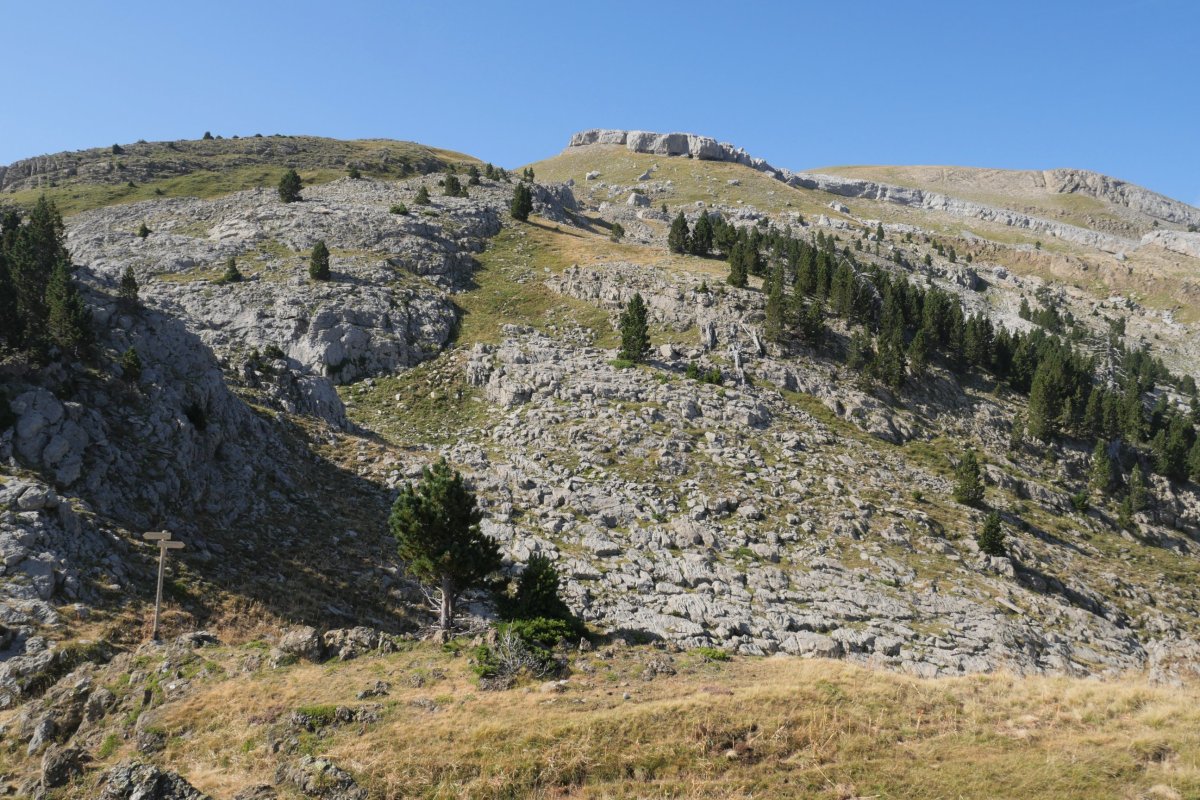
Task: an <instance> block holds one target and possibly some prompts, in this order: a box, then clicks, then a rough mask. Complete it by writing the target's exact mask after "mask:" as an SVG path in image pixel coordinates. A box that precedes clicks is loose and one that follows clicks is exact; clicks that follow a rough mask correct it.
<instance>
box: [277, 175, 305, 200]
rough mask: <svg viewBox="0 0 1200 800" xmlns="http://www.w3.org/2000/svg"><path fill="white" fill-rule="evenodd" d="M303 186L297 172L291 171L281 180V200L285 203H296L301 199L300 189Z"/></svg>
mask: <svg viewBox="0 0 1200 800" xmlns="http://www.w3.org/2000/svg"><path fill="white" fill-rule="evenodd" d="M301 188H303V184H302V183H301V181H300V175H299V174H297V172H296V170H294V169H289V170H288V171H287V172H285V173H284V174H283V177H282V178H280V179H279V199H280V200H282V201H283V202H285V203H295V202H296V201H297V200H299V199H300V189H301Z"/></svg>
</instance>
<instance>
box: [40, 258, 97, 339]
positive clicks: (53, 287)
mask: <svg viewBox="0 0 1200 800" xmlns="http://www.w3.org/2000/svg"><path fill="white" fill-rule="evenodd" d="M46 309H47V318H46V329H47V332H48V333H49V337H50V342H51V343H53V344H55V345H57V346H58V347H59V349H61V350H62V351H63V352H64V353H69V354H71V355H74V356H76V357H78V356H81V355H83V353H84V349H85V348H86V347H87V345H88V344H89V343H90V341H91V333H92V331H91V325H90V319H89V317H88V312H87V307H86V306H85V305H84V303H83V297H82V295H80V293H79V288H78V287H77V286H76V285H75V282H74V281H73V280H72V278H71V264H70V262H69V261H67V260H66V259H60V260H59V261H57V262H55V264H54V268H53V269H52V270H51V272H50V282H49V283H48V284H47V286H46Z"/></svg>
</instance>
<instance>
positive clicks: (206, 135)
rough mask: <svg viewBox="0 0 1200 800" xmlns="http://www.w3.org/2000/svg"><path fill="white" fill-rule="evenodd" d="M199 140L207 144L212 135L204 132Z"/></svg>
mask: <svg viewBox="0 0 1200 800" xmlns="http://www.w3.org/2000/svg"><path fill="white" fill-rule="evenodd" d="M200 138H201V139H203V140H204V141H206V142H207V141H210V140H211V139H212V138H213V135H212V133H211V132H209V131H205V132H204V135H203V136H201V137H200Z"/></svg>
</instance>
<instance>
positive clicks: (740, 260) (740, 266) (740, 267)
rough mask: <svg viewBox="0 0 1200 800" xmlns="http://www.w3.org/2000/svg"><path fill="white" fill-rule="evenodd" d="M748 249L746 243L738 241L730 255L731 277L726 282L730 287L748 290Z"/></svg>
mask: <svg viewBox="0 0 1200 800" xmlns="http://www.w3.org/2000/svg"><path fill="white" fill-rule="evenodd" d="M747 247H748V245H747V244H746V243H745V242H743V241H741V240H738V241H737V242H736V243H734V245H733V250H731V251H730V253H729V277H728V278H727V279H726V280H727V282H728V283H729V285H730V286H736V287H737V288H739V289H744V288H746V284H747V283H748V282H749V277H748V274H747V273H748V270H747V269H746V259H747V256H746V249H747Z"/></svg>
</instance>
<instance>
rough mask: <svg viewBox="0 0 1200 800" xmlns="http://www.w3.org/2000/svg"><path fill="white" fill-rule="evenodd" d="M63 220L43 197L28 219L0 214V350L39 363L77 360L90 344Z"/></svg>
mask: <svg viewBox="0 0 1200 800" xmlns="http://www.w3.org/2000/svg"><path fill="white" fill-rule="evenodd" d="M73 271H74V267H73V266H72V264H71V256H70V253H68V252H67V247H66V231H65V229H64V228H63V221H62V216H61V215H60V214H59V213H58V209H57V208H56V207H55V205H54V203H52V202H50V201H49V200H47V199H46V198H45V197H42V198H41V199H40V200H38V202H37V204H36V205H35V206H34V207H33V210H32V211H31V212H30V213H29V216H28V218H26V219H22V218H21V215H20V213H19V212H17V211H15V210H6V211H4V212H3V213H2V214H0V346H3V347H5V348H7V349H10V350H16V351H22V352H27V353H30V354H33V355H34V356H35V357H38V358H44V357H46V356H49V355H52V354H54V353H57V354H58V355H59V356H60V357H63V356H65V357H74V358H80V357H83V356H84V355H86V353H87V350H88V347H89V345H90V344H91V342H92V330H91V323H90V317H89V315H88V311H87V307H86V306H85V305H84V302H83V298H82V297H81V296H80V293H79V287H78V286H76V285H75V281H74V279H73V277H72V273H73Z"/></svg>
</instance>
